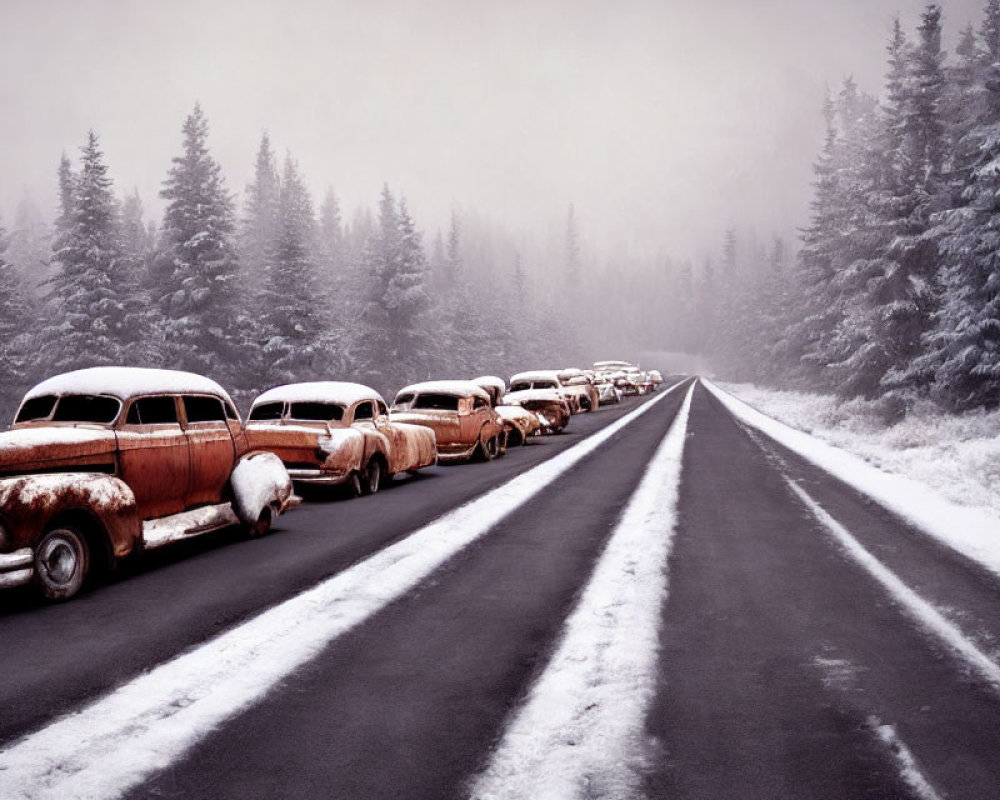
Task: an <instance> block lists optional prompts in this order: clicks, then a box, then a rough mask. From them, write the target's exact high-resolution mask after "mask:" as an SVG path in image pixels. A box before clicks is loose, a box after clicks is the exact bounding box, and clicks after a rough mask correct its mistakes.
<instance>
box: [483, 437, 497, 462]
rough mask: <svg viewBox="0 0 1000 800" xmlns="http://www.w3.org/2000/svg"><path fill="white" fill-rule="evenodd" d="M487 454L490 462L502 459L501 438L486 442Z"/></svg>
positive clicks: (493, 438)
mask: <svg viewBox="0 0 1000 800" xmlns="http://www.w3.org/2000/svg"><path fill="white" fill-rule="evenodd" d="M486 453H487V455H488V456H489V459H488V460H489V461H492V460H493V459H494V458H499V457H500V437H499V436H494V437H492V438H490V439H487V440H486Z"/></svg>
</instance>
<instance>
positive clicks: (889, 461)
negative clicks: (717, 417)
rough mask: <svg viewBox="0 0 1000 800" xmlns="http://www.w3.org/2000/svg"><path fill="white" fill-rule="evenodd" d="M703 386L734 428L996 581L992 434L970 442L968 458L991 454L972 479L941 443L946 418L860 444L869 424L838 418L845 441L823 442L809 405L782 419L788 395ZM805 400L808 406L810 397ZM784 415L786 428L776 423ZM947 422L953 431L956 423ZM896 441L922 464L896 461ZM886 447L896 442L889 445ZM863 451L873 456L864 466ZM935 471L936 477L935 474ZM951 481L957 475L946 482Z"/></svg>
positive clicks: (999, 534)
mask: <svg viewBox="0 0 1000 800" xmlns="http://www.w3.org/2000/svg"><path fill="white" fill-rule="evenodd" d="M704 385H705V387H706V388H707V389H708V390H709V391H711V392H712V393H713V394H716V396H717V397H718V399H719V400H720V401H721V402H722V403H723V404H724V405H725V406H726V407H727V408H728V409H729V410H730V412H732V413H733V415H734V416H735V417H736V418H737V419H738V420H740V421H741V422H743V423H745V424H747V425H750V426H751V427H754V428H757V429H758V430H760V431H762V432H764V433H765V434H767V435H768V436H770V437H771V438H773V439H774V440H776V441H777V442H779V443H780V444H782V445H784V446H785V447H788V448H789V449H791V450H793V451H795V452H797V453H798V454H799V455H801V456H802V457H803V458H805V459H806V460H808V461H810V462H812V463H813V464H815V465H817V466H818V467H820V468H821V469H823V470H825V471H826V472H828V473H829V474H831V475H833V476H834V477H836V478H838V479H840V480H841V481H844V482H845V483H847V484H848V485H850V486H853V487H855V488H856V489H857V490H858V491H860V492H863V493H864V494H866V495H868V496H869V497H871V498H873V499H874V500H875V501H876V502H878V503H879V504H880V505H882V506H884V507H885V508H887V509H889V510H890V511H893V512H894V513H896V514H898V515H899V516H900V517H902V518H903V519H905V520H908V521H909V522H910V523H911V524H913V525H915V526H916V527H917V528H919V529H921V530H923V531H925V532H927V533H928V534H930V535H931V536H934V537H935V538H937V539H939V540H940V541H942V542H944V543H946V544H947V545H949V546H950V547H952V548H954V549H955V550H957V551H958V552H960V553H963V554H964V555H966V556H967V557H968V558H970V559H972V560H974V561H978V562H979V563H981V564H982V565H983V566H985V567H986V568H987V569H989V570H991V571H993V572H994V573H995V574H997V575H1000V509H998V504H997V500H996V498H995V497H991V496H990V491H989V489H988V482H989V481H991V480H992V481H993V482H994V485H996V472H997V468H998V464H997V457H998V451H997V450H996V448H997V443H996V436H995V435H994V436H993V437H990V439H987V438H986V437H970V438H971V440H972V442H973V443H975V442H979V443H980V444H979V447H976V446H972V447H970V448H969V449H970V450H971V451H972V452H977V453H978V452H980V451H982V450H983V449H985V450H987V452H992V456H989V455H987V456H986V457H985V458H983V459H982V461H980V462H979V463H980V464H981V465H982V467H981V468H982V470H983V473H985V474H982V475H976V473H975V468H974V467H971V466H969V465H968V464H967V463H966V460H963V459H962V458H960V457H959V456H958V453H959V452H961V450H962V449H961V448H958V447H955V448H954V449H949V447H948V442H947V439H946V438H943V437H944V436H946V435H947V434H942V432H941V430H942V429H944V430H948V428H949V427H950V426H949V425H948V424H947V421H946V420H941V421H940V426H936V425H934V424H932V422H931V421H928V422H927V423H926V430H925V432H924V436H923V437H921V436H920V429H919V428H911V429H910V431H909V436H910V437H912V438H910V439H907V437H906V435H905V434H906V431H895V430H894V429H892V430H885V431H883V432H881V433H879V432H877V431H874V430H872V429H871V428H868V430H869V431H870V434H869V436H868V437H867V438H866V437H865V435H864V433H863V431H864V430H866V427H868V426H866V425H865V424H864V423H863V422H861V421H858V422H856V423H855V426H852V424H851V422H849V421H848V420H846V419H845V422H844V426H845V428H847V429H848V430H849V431H850V435H848V436H846V438H844V439H841V438H839V437H838V438H836V439H833V440H827V441H824V439H823V435H822V434H823V433H824V432H825V431H826V430H827V429H826V428H825V427H823V426H821V425H817V424H816V419H817V417H819V413H818V412H816V411H814V415H813V416H810V415H809V413H808V411H807V409H808V407H809V406H810V403H809V402H803V403H800V404H798V411H799V416H798V417H796V416H795V415H794V414H789V413H788V409H789V407H791V408H792V409H795V408H796V404H795V403H794V402H791V401H790V398H789V395H792V393H789V392H781V393H775V394H779V395H784V397H779V398H778V399H777V401H776V402H775V403H773V404H772V405H770V406H769V405H768V403H767V400H768V397H767V395H768V394H769V393H767V392H761V391H760V390H755V391H750V390H749V389H752V387H746V386H733V385H729V386H728V387H727V388H726V389H722V388H721V387H715V386H714V384H713V383H712V382H711V381H708V380H705V381H704ZM739 395H741V396H739ZM792 396H793V397H794V395H792ZM805 397H806V399H807V400H808V398H809V396H808V395H807V396H805ZM822 400H823V398H818V402H817V403H816V406H815V408H816V409H823V408H824V407H827V408H829V406H825V404H824V403H823V402H822ZM753 402H756V403H757V407H756V408H755V407H754V406H753V405H751V403H753ZM758 409H760V410H758ZM783 412H784V413H786V415H787V416H786V419H788V422H789V423H790V424H786V422H782V421H779V415H781V414H782V413H783ZM985 416H986V415H984V417H985ZM795 422H798V423H799V425H801V427H802V429H806V428H811V429H810V430H809V431H808V432H803V430H802V429H799V428H798V427H793V425H794V423H795ZM952 424H956V425H957V421H956V422H955V423H952ZM959 427H960V426H959ZM841 442H845V443H843V444H841ZM900 442H908V443H909V448H908V449H913V448H917V447H922V448H927V449H926V450H925V452H924V454H923V455H922V458H923V459H927V460H928V462H927V463H926V464H919V465H918V463H917V462H919V461H920V458H921V457H918V456H913V457H912V458H911V459H906V458H901V457H900V453H899V452H898V451H900V450H903V449H904V448H902V447H901V446H900V445H899V443H900ZM851 443H856V444H855V446H857V447H858V450H859V451H860V452H852V451H851V449H850V444H851ZM893 443H896V446H895V447H894V446H893ZM952 444H954V443H952ZM866 452H867V453H871V454H872V455H871V456H870V457H869V459H868V460H866V458H865V453H866ZM876 457H877V458H878V463H876V460H875V459H876ZM977 458H982V457H981V456H977ZM894 465H895V466H896V469H895V471H894V470H893V466H894ZM898 465H901V466H898ZM918 467H919V468H918ZM908 468H911V469H912V472H911V474H907V473H906V472H904V471H903V470H904V469H908ZM937 470H940V473H941V474H935V472H936V471H937ZM991 475H992V476H993V477H992V478H991ZM950 476H958V477H953V478H951V480H949V477H950ZM952 481H954V482H952ZM984 482H986V483H984Z"/></svg>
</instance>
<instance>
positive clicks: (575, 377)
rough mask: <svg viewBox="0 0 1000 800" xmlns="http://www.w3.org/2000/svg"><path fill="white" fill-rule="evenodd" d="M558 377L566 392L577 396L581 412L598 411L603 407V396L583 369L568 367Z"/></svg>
mask: <svg viewBox="0 0 1000 800" xmlns="http://www.w3.org/2000/svg"><path fill="white" fill-rule="evenodd" d="M557 377H558V378H559V383H560V384H561V385H562V387H563V391H564V392H566V393H569V394H573V395H576V398H577V405H578V407H579V410H580V411H597V409H598V408H599V407H600V405H601V395H600V393H599V392H598V391H597V389H596V388H595V387H594V384H593V383H592V382H591V379H590V376H588V375H587V373H585V372H584V371H583V370H582V369H577V368H575V367H567V368H566V369H564V370H561V371H560V372H559V375H558V376H557Z"/></svg>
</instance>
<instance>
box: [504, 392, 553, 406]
mask: <svg viewBox="0 0 1000 800" xmlns="http://www.w3.org/2000/svg"><path fill="white" fill-rule="evenodd" d="M532 400H533V401H535V402H538V401H543V402H549V403H563V402H565V401H564V399H563V396H562V395H561V394H559V392H557V391H556V390H555V389H525V390H523V391H520V392H510V393H508V394H506V395H504V398H503V403H504V405H512V406H516V405H520V404H521V403H526V402H528V401H532Z"/></svg>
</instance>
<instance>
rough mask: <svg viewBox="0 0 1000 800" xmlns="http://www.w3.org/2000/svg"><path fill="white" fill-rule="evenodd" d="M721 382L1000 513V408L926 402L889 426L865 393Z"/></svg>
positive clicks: (848, 446) (779, 415)
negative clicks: (953, 408)
mask: <svg viewBox="0 0 1000 800" xmlns="http://www.w3.org/2000/svg"><path fill="white" fill-rule="evenodd" d="M718 386H719V387H720V388H722V389H725V390H726V391H727V392H729V393H730V394H733V395H735V396H736V397H738V398H739V399H740V400H742V401H743V402H745V403H747V404H748V405H750V406H752V407H753V408H755V409H757V410H758V411H760V412H761V413H763V414H766V415H767V416H769V417H772V418H774V419H776V420H778V421H779V422H783V423H785V424H786V425H789V426H791V427H793V428H796V429H798V430H800V431H805V432H806V433H809V434H811V435H812V436H815V437H816V438H817V439H820V440H822V441H824V442H826V443H827V444H831V445H834V446H835V447H839V448H841V449H843V450H846V451H848V452H849V453H854V454H855V455H857V456H860V457H861V458H863V459H864V460H865V461H867V462H868V463H869V464H871V465H872V466H875V467H878V468H879V469H881V470H884V471H886V472H890V473H894V474H896V475H901V476H903V477H906V478H910V479H911V480H914V481H918V482H919V483H922V484H924V485H926V486H929V487H930V488H932V489H933V490H934V491H935V492H937V493H938V494H940V495H941V496H942V497H945V498H947V499H948V500H950V501H952V502H953V503H957V504H958V505H962V506H969V507H972V508H983V509H986V510H988V511H990V512H991V513H992V514H993V515H995V516H997V517H1000V490H998V488H997V487H1000V411H993V412H988V413H987V412H978V413H968V414H963V415H960V416H951V415H946V414H942V413H941V412H940V411H938V410H936V409H935V408H934V407H932V406H930V405H928V406H926V407H922V408H917V409H916V410H915V411H914V412H913V413H911V414H910V415H909V416H908V417H907V418H906V419H904V420H903V421H902V422H900V423H899V424H897V425H894V426H892V427H886V425H885V424H884V423H883V422H881V421H880V419H879V416H878V412H877V409H876V408H875V405H874V404H873V403H870V402H866V401H864V400H851V401H846V402H845V401H842V400H840V399H839V398H837V397H833V396H831V395H821V394H811V393H807V392H790V391H779V390H776V389H763V388H761V387H758V386H753V385H751V384H736V383H721V382H720V383H718Z"/></svg>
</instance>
